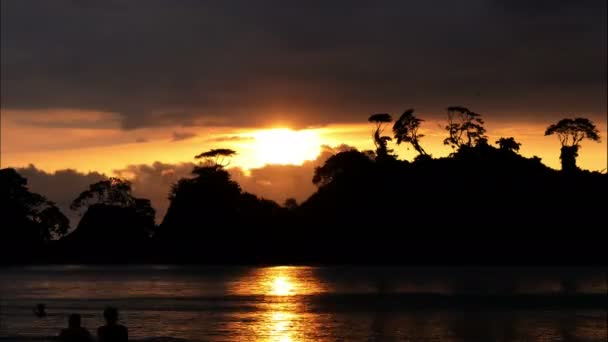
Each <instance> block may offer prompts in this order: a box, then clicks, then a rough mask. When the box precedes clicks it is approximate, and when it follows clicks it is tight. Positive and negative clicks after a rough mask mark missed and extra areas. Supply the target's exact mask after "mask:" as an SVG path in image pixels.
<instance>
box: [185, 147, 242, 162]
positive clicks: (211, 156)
mask: <svg viewBox="0 0 608 342" xmlns="http://www.w3.org/2000/svg"><path fill="white" fill-rule="evenodd" d="M235 155H236V151H234V150H231V149H228V148H215V149H211V150H209V151H206V152H202V153H200V154H197V155H196V156H194V158H195V159H204V160H205V162H206V164H208V165H216V166H221V167H226V166H228V165H229V164H230V160H229V158H230V157H234V156H235Z"/></svg>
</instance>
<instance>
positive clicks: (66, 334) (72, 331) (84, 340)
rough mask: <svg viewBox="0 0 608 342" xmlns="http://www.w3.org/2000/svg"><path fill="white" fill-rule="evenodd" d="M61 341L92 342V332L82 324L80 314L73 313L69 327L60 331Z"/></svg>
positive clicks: (69, 320)
mask: <svg viewBox="0 0 608 342" xmlns="http://www.w3.org/2000/svg"><path fill="white" fill-rule="evenodd" d="M59 341H61V342H92V341H93V338H92V337H91V333H89V331H88V330H87V329H85V328H83V327H81V326H80V315H79V314H71V315H70V318H69V319H68V328H67V329H62V330H61V332H60V333H59Z"/></svg>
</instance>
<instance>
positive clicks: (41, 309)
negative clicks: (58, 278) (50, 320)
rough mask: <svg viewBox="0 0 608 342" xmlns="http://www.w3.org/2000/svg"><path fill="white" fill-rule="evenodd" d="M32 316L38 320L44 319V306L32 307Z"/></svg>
mask: <svg viewBox="0 0 608 342" xmlns="http://www.w3.org/2000/svg"><path fill="white" fill-rule="evenodd" d="M34 315H36V316H37V317H40V318H42V317H46V305H44V304H36V307H34Z"/></svg>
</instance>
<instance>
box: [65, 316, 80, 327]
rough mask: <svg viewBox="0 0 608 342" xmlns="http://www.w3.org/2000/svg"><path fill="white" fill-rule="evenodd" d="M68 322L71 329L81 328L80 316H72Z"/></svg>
mask: <svg viewBox="0 0 608 342" xmlns="http://www.w3.org/2000/svg"><path fill="white" fill-rule="evenodd" d="M68 322H69V326H70V328H79V327H80V315H79V314H71V315H70V318H69V320H68Z"/></svg>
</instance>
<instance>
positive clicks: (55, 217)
mask: <svg viewBox="0 0 608 342" xmlns="http://www.w3.org/2000/svg"><path fill="white" fill-rule="evenodd" d="M0 207H1V210H2V221H3V222H2V225H3V226H5V227H8V229H7V230H5V232H6V233H7V234H5V235H4V236H3V237H2V239H5V241H22V242H29V243H44V242H48V241H50V240H51V239H53V238H59V237H62V236H64V235H65V234H66V233H67V232H68V229H69V227H70V221H69V220H68V218H67V217H66V216H65V215H64V214H63V213H62V212H61V211H60V210H59V208H57V206H56V205H55V203H53V202H52V201H49V200H48V199H47V198H46V197H44V196H42V195H40V194H37V193H33V192H31V191H30V190H29V188H28V186H27V179H25V178H24V177H22V176H21V175H20V174H19V173H17V171H16V170H15V169H10V168H9V169H1V170H0Z"/></svg>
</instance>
